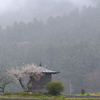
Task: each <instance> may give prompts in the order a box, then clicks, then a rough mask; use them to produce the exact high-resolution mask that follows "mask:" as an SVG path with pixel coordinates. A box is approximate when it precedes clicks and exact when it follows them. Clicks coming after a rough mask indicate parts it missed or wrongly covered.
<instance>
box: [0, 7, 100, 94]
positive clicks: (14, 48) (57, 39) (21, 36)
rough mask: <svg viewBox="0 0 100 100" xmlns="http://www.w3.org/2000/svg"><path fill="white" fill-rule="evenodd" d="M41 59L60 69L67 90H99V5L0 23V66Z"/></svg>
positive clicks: (49, 65)
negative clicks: (43, 18) (41, 18)
mask: <svg viewBox="0 0 100 100" xmlns="http://www.w3.org/2000/svg"><path fill="white" fill-rule="evenodd" d="M40 62H42V64H43V65H46V66H47V68H50V69H54V70H57V71H60V72H61V73H60V74H58V75H56V78H55V77H54V79H55V80H60V81H62V82H63V84H64V85H65V87H66V89H65V91H66V93H69V92H71V91H72V93H80V89H81V88H85V89H86V91H87V92H100V73H99V72H100V5H98V6H97V7H92V6H90V7H86V6H84V7H83V9H82V10H81V11H79V10H78V8H76V9H74V10H73V11H71V12H70V13H69V14H68V15H66V14H64V15H62V16H61V15H59V16H57V17H55V18H54V17H52V16H51V17H49V18H48V19H47V21H46V22H45V23H44V22H43V21H42V20H38V19H37V18H34V19H33V21H31V22H29V23H24V22H19V23H18V22H14V23H13V26H7V27H2V26H1V27H0V68H1V69H6V68H9V67H12V66H21V65H23V64H28V63H35V64H37V65H38V64H39V63H40ZM70 89H71V91H70Z"/></svg>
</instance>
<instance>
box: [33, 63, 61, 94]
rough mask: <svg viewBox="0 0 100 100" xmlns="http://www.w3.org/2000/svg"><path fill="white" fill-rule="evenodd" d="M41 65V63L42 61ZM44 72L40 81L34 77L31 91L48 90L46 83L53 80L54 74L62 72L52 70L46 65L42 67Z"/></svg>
mask: <svg viewBox="0 0 100 100" xmlns="http://www.w3.org/2000/svg"><path fill="white" fill-rule="evenodd" d="M40 66H42V65H41V63H40ZM42 73H43V74H44V75H43V76H42V77H41V78H40V80H39V81H36V80H35V79H32V83H31V85H32V88H31V91H34V92H46V88H45V87H46V84H47V83H48V82H50V81H52V74H58V73H60V72H58V71H54V70H50V69H47V68H45V67H43V69H42Z"/></svg>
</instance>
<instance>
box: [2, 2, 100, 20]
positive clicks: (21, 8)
mask: <svg viewBox="0 0 100 100" xmlns="http://www.w3.org/2000/svg"><path fill="white" fill-rule="evenodd" d="M99 1H100V0H0V18H1V17H2V16H3V17H5V19H6V20H5V22H7V19H8V20H9V18H10V17H12V18H11V19H12V20H18V19H19V20H22V19H25V20H26V19H30V20H31V19H32V18H34V17H36V18H40V19H43V18H47V17H48V16H50V15H51V16H57V15H60V14H64V13H68V12H70V11H71V10H72V9H74V8H75V7H79V9H81V8H82V7H83V6H84V5H86V6H90V5H92V6H96V5H97V3H98V2H99ZM14 15H15V16H14ZM17 16H18V17H17ZM3 17H2V18H3ZM6 17H7V18H6ZM23 17H24V18H23ZM2 18H1V19H2ZM14 18H15V19H14ZM0 21H1V20H0Z"/></svg>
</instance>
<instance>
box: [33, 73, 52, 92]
mask: <svg viewBox="0 0 100 100" xmlns="http://www.w3.org/2000/svg"><path fill="white" fill-rule="evenodd" d="M51 80H52V75H51V74H44V75H43V76H42V77H41V78H40V80H39V81H36V80H33V81H32V91H34V92H46V89H45V87H46V84H47V83H48V82H50V81H51Z"/></svg>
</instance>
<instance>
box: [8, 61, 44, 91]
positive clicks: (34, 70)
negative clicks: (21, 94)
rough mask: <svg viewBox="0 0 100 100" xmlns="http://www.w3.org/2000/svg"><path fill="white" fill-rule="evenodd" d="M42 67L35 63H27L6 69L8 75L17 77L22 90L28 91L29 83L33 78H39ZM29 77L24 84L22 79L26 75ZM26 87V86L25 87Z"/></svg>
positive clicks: (41, 74)
mask: <svg viewBox="0 0 100 100" xmlns="http://www.w3.org/2000/svg"><path fill="white" fill-rule="evenodd" d="M42 69H43V67H38V66H36V65H35V64H33V63H32V64H31V65H30V64H27V65H24V66H22V67H16V68H14V67H13V68H11V69H10V70H8V72H9V74H10V76H13V78H14V79H17V80H18V81H19V83H20V85H21V87H22V89H23V90H24V91H30V88H29V84H30V82H32V79H33V78H34V79H35V80H36V81H38V80H40V78H41V76H43V73H42ZM27 76H28V77H30V80H29V81H28V82H27V84H26V86H25V85H24V84H23V81H24V80H25V78H26V77H27ZM26 87H27V88H26Z"/></svg>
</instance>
